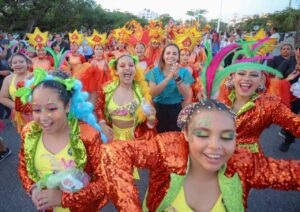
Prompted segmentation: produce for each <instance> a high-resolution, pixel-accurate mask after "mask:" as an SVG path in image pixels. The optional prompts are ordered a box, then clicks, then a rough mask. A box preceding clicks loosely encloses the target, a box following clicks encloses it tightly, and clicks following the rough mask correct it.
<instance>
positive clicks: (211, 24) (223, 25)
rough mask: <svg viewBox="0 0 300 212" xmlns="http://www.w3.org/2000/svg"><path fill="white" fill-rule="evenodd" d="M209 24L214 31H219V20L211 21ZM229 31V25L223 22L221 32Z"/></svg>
mask: <svg viewBox="0 0 300 212" xmlns="http://www.w3.org/2000/svg"><path fill="white" fill-rule="evenodd" d="M208 24H209V25H210V26H211V28H212V29H217V26H218V19H211V20H210V21H209V22H208ZM225 31H228V24H227V23H225V22H223V21H221V22H220V32H225Z"/></svg>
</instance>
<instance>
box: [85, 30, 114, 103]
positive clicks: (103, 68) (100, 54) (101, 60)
mask: <svg viewBox="0 0 300 212" xmlns="http://www.w3.org/2000/svg"><path fill="white" fill-rule="evenodd" d="M86 40H87V41H88V43H89V44H90V45H91V46H92V47H93V50H94V55H93V57H92V58H91V59H90V60H89V61H88V62H89V63H90V64H91V66H90V67H89V68H88V69H87V70H86V72H85V73H84V74H83V75H82V76H81V77H80V81H81V82H82V83H83V90H85V91H87V92H89V93H90V95H91V98H90V101H91V102H93V103H95V102H96V98H97V91H99V89H100V88H102V87H103V85H104V84H105V83H106V82H108V81H110V80H111V74H110V71H109V68H108V62H107V58H106V55H105V53H104V50H105V44H106V42H107V39H106V34H99V33H98V32H97V31H96V30H95V29H94V32H93V34H92V35H91V36H90V37H86Z"/></svg>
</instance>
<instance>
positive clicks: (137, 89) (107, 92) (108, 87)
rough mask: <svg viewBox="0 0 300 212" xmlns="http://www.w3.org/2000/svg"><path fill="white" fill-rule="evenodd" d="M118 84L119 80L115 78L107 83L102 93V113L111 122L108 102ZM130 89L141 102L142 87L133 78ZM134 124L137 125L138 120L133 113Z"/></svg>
mask: <svg viewBox="0 0 300 212" xmlns="http://www.w3.org/2000/svg"><path fill="white" fill-rule="evenodd" d="M119 84H120V80H115V81H113V82H111V83H109V84H107V85H106V86H105V87H104V89H103V91H104V94H105V106H104V107H105V108H104V115H105V117H107V119H108V121H109V122H110V123H111V122H112V120H111V117H110V115H109V113H108V107H107V105H108V102H110V101H111V99H112V97H113V95H114V91H115V90H116V89H117V87H118V86H119ZM132 89H133V91H134V94H135V96H136V97H137V99H138V100H139V103H140V104H141V102H142V98H143V94H142V87H141V86H140V84H138V83H137V82H136V81H135V80H134V81H133V84H132ZM134 123H135V126H137V125H138V124H140V122H139V121H138V117H137V115H136V113H135V122H134Z"/></svg>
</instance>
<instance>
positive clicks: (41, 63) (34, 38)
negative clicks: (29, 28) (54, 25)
mask: <svg viewBox="0 0 300 212" xmlns="http://www.w3.org/2000/svg"><path fill="white" fill-rule="evenodd" d="M26 35H27V37H28V43H30V44H31V45H32V46H33V47H34V48H35V52H36V57H34V58H32V59H31V60H32V70H34V69H35V68H36V67H40V68H43V69H45V70H47V71H49V70H51V69H52V68H53V66H54V60H53V58H52V57H51V56H49V55H47V51H46V49H45V46H46V44H47V41H48V32H41V31H40V29H39V28H38V27H36V28H35V30H34V32H33V33H26ZM32 70H31V71H32Z"/></svg>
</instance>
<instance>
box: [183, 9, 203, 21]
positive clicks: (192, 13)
mask: <svg viewBox="0 0 300 212" xmlns="http://www.w3.org/2000/svg"><path fill="white" fill-rule="evenodd" d="M206 13H207V10H204V9H198V10H189V11H187V12H186V15H188V16H191V17H193V18H195V19H196V20H197V21H198V22H199V23H204V22H206V18H205V17H204V14H206Z"/></svg>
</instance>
